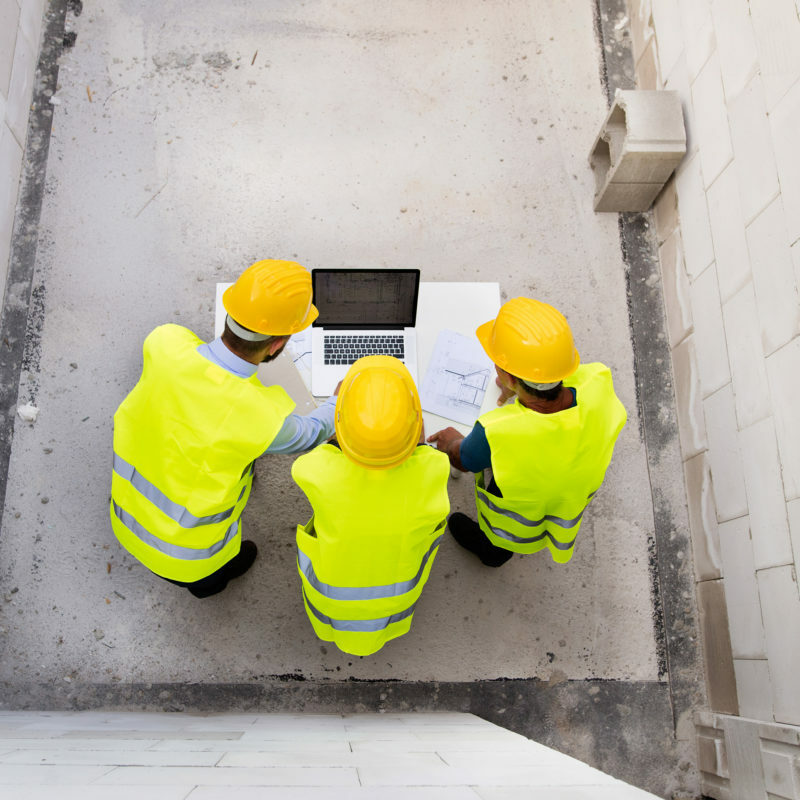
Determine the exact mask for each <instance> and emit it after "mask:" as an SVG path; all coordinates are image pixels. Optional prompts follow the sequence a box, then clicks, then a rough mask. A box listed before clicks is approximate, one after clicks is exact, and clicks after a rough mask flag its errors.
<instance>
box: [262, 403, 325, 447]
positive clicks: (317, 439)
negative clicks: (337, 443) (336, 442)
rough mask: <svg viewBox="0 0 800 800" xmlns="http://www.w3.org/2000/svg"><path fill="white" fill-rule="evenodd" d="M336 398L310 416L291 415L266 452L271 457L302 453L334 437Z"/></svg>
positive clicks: (316, 409)
mask: <svg viewBox="0 0 800 800" xmlns="http://www.w3.org/2000/svg"><path fill="white" fill-rule="evenodd" d="M335 408H336V397H335V396H333V397H329V398H328V399H327V400H326V401H325V402H324V403H323V404H322V405H321V406H320V407H319V408H315V409H314V410H313V411H312V412H310V413H309V414H306V415H305V416H301V415H300V414H290V415H289V416H288V417H286V419H285V420H284V422H283V427H282V428H281V429H280V430H279V431H278V435H277V436H276V437H275V438H274V439H273V440H272V443H271V444H270V446H269V447H268V448H267V449H266V450H265V451H264V452H265V453H269V454H271V455H275V454H281V455H287V454H289V453H302V452H304V451H305V450H311V449H312V448H314V447H316V446H317V445H318V444H322V443H323V442H325V441H327V440H328V439H330V438H331V436H333V414H334V410H335Z"/></svg>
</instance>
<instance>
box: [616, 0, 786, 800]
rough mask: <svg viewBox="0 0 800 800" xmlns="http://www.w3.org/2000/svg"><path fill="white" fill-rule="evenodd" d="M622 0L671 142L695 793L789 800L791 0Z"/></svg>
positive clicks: (670, 236) (670, 243)
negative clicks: (700, 658)
mask: <svg viewBox="0 0 800 800" xmlns="http://www.w3.org/2000/svg"><path fill="white" fill-rule="evenodd" d="M627 7H628V13H629V23H630V31H631V36H632V44H633V51H634V58H635V62H636V83H637V87H638V88H641V89H671V90H675V91H677V92H679V93H680V96H681V98H682V103H683V109H684V117H685V121H686V128H687V137H688V142H687V153H686V157H685V159H684V161H683V162H682V164H681V165H680V166H679V168H678V169H677V170H676V173H675V175H674V176H673V178H672V179H671V180H670V182H669V183H668V184H667V186H666V187H665V189H664V190H663V191H662V193H661V194H660V195H659V197H658V198H657V200H656V203H655V207H654V212H655V213H654V218H655V223H656V231H657V238H658V244H659V254H660V259H661V267H662V275H663V281H664V295H665V303H666V312H667V319H668V331H669V339H670V348H671V351H672V361H673V370H674V377H675V392H676V400H677V409H678V416H679V420H678V421H679V427H680V433H681V448H682V454H683V464H684V477H685V481H686V489H687V496H688V501H689V515H690V521H691V528H692V537H693V545H694V559H695V569H696V575H695V578H696V588H697V596H698V605H699V607H700V614H701V622H702V624H703V645H704V651H705V661H706V680H707V689H708V698H709V704H710V705H711V708H712V710H713V711H714V712H722V713H717V714H711V715H705V716H703V715H701V718H699V719H698V724H699V727H698V732H699V762H700V768H701V770H702V771H703V774H704V779H705V791H706V792H707V794H709V795H710V796H712V797H719V798H727V797H734V798H738V797H742V798H744V797H747V798H756V797H765V796H767V795H766V794H765V792H770V793H771V794H770V795H769V796H770V797H773V796H774V797H791V798H798V797H800V780H798V776H797V766H796V765H797V764H798V761H797V759H798V757H800V748H798V742H800V739H799V738H798V732H800V731H799V730H798V728H796V727H791V726H798V725H800V691H798V686H797V664H798V663H800V594H798V584H797V571H796V565H797V559H798V557H800V413H798V411H797V408H798V402H797V398H798V396H800V336H799V335H798V334H800V304H798V286H800V144H799V142H800V139H799V138H798V131H800V18H799V17H798V15H799V14H800V3H798V2H797V0H749V2H748V0H628V3H627ZM621 22H623V21H621ZM732 747H733V750H731V748H732ZM726 753H727V755H726Z"/></svg>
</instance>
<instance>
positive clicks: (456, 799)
mask: <svg viewBox="0 0 800 800" xmlns="http://www.w3.org/2000/svg"><path fill="white" fill-rule="evenodd" d="M526 791H528V792H530V790H529V789H526ZM148 793H149V789H148ZM528 796H530V794H529V795H528ZM478 798H479V795H478V794H477V793H476V792H475V790H473V789H471V788H469V787H467V786H437V787H429V786H403V787H400V788H398V787H392V786H382V787H381V788H380V794H378V795H376V793H375V789H374V788H373V787H367V786H350V787H348V788H347V789H333V788H328V787H292V786H281V787H279V788H275V787H269V786H258V787H252V786H225V787H216V788H212V787H208V786H200V787H198V788H197V789H195V790H194V791H193V792H192V794H191V796H190V797H189V798H188V800H478ZM115 800H116V798H115ZM148 800H150V798H148Z"/></svg>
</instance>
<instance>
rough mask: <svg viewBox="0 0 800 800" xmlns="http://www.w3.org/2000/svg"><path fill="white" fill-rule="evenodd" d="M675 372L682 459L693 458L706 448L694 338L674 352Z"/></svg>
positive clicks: (682, 343)
mask: <svg viewBox="0 0 800 800" xmlns="http://www.w3.org/2000/svg"><path fill="white" fill-rule="evenodd" d="M672 368H673V371H674V373H675V405H676V411H677V413H678V434H679V437H680V442H681V451H682V453H683V458H684V459H687V458H691V457H692V456H696V455H697V454H698V453H700V452H702V451H703V450H705V449H707V447H708V441H707V439H706V429H705V420H704V419H703V398H702V396H701V391H700V380H699V376H698V374H697V355H696V353H695V346H694V340H693V338H692V336H688V337H687V338H686V339H684V340H683V341H682V342H681V343H680V344H679V345H678V346H677V347H676V348H675V349H674V350H673V351H672Z"/></svg>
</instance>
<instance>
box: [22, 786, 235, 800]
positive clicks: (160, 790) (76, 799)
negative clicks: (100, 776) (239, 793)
mask: <svg viewBox="0 0 800 800" xmlns="http://www.w3.org/2000/svg"><path fill="white" fill-rule="evenodd" d="M193 789H194V787H193V786H148V787H147V800H186V798H187V797H188V796H189V794H190V792H192V791H193ZM215 791H216V790H215ZM211 797H213V795H206V798H207V800H210V798H211ZM225 797H228V795H227V794H226V795H225ZM13 800H142V787H141V786H116V787H115V788H114V796H113V798H109V796H108V787H107V786H59V787H58V796H57V797H56V796H55V795H54V793H53V787H52V786H15V787H14V797H13ZM215 800H223V798H222V797H221V796H220V795H219V794H217V795H216V796H215Z"/></svg>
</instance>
